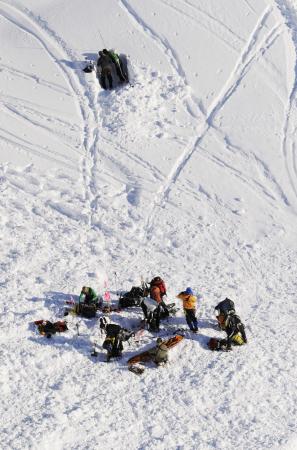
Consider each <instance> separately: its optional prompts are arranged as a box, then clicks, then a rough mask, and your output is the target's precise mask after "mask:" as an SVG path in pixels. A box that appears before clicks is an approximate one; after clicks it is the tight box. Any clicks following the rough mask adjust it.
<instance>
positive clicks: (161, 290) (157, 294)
mask: <svg viewBox="0 0 297 450" xmlns="http://www.w3.org/2000/svg"><path fill="white" fill-rule="evenodd" d="M165 295H166V286H165V283H164V281H163V280H162V278H161V277H154V278H153V279H152V281H151V282H150V297H151V298H152V299H153V300H155V301H156V302H157V303H158V305H159V308H162V309H163V311H164V313H165V316H169V311H168V308H167V306H166V304H165V302H164V300H163V297H164V296H165Z"/></svg>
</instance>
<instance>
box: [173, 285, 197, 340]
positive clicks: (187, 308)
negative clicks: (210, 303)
mask: <svg viewBox="0 0 297 450" xmlns="http://www.w3.org/2000/svg"><path fill="white" fill-rule="evenodd" d="M177 298H179V299H180V300H182V302H183V308H184V313H185V317H186V321H187V324H188V326H189V328H190V330H191V331H193V332H194V333H197V331H198V322H197V318H196V303H197V297H196V296H195V295H194V292H193V291H192V289H191V288H190V287H187V289H186V290H185V291H182V292H180V293H179V294H178V295H177Z"/></svg>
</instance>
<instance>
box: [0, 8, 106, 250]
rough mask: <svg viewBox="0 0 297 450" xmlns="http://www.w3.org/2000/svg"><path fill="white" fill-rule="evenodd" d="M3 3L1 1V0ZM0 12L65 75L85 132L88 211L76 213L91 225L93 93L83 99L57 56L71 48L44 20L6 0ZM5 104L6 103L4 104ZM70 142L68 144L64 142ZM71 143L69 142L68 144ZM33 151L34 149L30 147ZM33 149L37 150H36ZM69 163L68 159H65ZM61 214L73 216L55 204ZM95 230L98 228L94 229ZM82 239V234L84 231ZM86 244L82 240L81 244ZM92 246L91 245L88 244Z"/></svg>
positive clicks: (94, 136)
mask: <svg viewBox="0 0 297 450" xmlns="http://www.w3.org/2000/svg"><path fill="white" fill-rule="evenodd" d="M1 4H2V5H4V3H3V2H1ZM0 14H1V15H2V17H4V18H5V19H6V20H8V21H9V22H11V23H13V24H14V25H15V26H16V27H18V28H19V29H20V30H22V31H23V32H25V33H28V34H29V35H31V36H33V37H34V38H35V39H36V40H37V41H38V42H39V43H40V44H41V46H42V47H43V48H44V50H45V51H46V52H47V54H48V55H49V57H50V59H52V60H53V61H54V62H55V63H57V64H58V66H59V68H60V70H61V71H62V73H63V75H64V77H65V78H66V80H67V82H68V85H69V88H70V89H71V91H72V92H73V97H74V99H75V101H76V104H77V105H78V110H79V111H80V115H81V121H82V122H83V124H84V125H83V127H84V132H83V137H82V139H83V147H84V149H85V157H84V158H83V163H82V166H83V179H84V185H85V199H86V201H87V202H88V204H89V208H88V211H86V212H85V213H84V214H83V215H82V216H81V215H78V216H77V217H78V218H80V217H83V224H84V223H85V218H86V217H87V218H88V219H87V221H88V224H89V226H93V223H94V220H93V219H92V217H93V214H94V212H96V211H94V205H95V204H96V202H95V201H94V199H95V196H96V192H95V190H94V186H95V183H94V181H93V177H94V174H93V170H94V166H96V163H97V147H98V140H99V132H98V128H97V119H96V109H95V108H94V102H93V98H94V93H89V96H88V100H85V90H86V85H85V83H84V82H83V81H82V78H81V77H80V78H79V79H77V78H76V77H74V76H73V75H72V71H71V70H68V69H67V66H64V65H63V63H62V62H60V60H65V59H67V57H68V58H69V57H70V58H72V56H73V55H72V54H71V52H70V51H69V50H68V49H67V47H66V45H62V44H61V40H59V39H58V38H57V37H56V36H55V34H54V33H53V32H52V30H50V29H48V28H45V24H44V23H42V26H43V28H41V27H40V23H39V22H38V19H36V18H35V17H34V14H33V13H32V12H31V11H29V10H25V13H24V12H22V11H20V10H19V9H17V8H15V7H13V6H12V5H7V4H5V9H3V8H1V9H0ZM6 106H7V105H6ZM9 109H10V111H12V112H14V113H17V114H18V115H20V116H21V113H20V111H19V110H18V111H16V109H15V108H14V107H11V106H10V107H9ZM22 117H23V118H24V119H27V118H26V116H24V115H23V116H22ZM29 120H30V122H31V124H34V125H36V126H39V127H42V126H43V125H42V124H41V123H40V121H39V122H34V121H33V119H32V117H30V119H29ZM45 129H46V130H47V131H49V132H51V129H50V128H48V127H45ZM67 145H68V146H69V144H67ZM70 147H71V146H70ZM30 151H31V152H33V151H34V150H32V149H31V150H30ZM35 152H36V151H35ZM68 164H69V163H68ZM55 209H56V211H58V212H59V213H60V214H65V215H66V216H67V217H69V218H72V219H74V218H75V216H74V215H72V214H68V213H67V211H68V210H67V208H65V207H64V208H62V207H59V208H55ZM96 232H97V233H98V230H97V231H96ZM81 239H83V240H84V241H85V238H83V234H82V237H81ZM84 245H85V244H84ZM91 248H92V247H91Z"/></svg>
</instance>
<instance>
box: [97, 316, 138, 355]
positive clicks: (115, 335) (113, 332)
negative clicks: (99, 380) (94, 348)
mask: <svg viewBox="0 0 297 450" xmlns="http://www.w3.org/2000/svg"><path fill="white" fill-rule="evenodd" d="M100 327H101V328H103V329H104V328H105V333H106V338H105V340H104V342H103V346H102V347H103V348H104V350H107V362H108V361H109V360H110V358H117V357H119V358H120V357H121V356H122V352H123V349H124V347H123V342H124V341H128V340H129V339H130V337H131V336H133V335H134V333H133V332H132V331H130V330H126V329H125V328H122V327H120V325H117V324H115V323H107V324H105V327H104V324H103V322H102V323H100Z"/></svg>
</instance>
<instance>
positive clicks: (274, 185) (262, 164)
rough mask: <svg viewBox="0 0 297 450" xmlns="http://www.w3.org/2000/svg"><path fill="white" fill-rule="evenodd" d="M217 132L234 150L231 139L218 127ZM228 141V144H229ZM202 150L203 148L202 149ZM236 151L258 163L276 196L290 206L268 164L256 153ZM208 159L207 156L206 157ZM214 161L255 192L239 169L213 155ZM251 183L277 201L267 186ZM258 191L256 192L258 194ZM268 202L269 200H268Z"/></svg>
mask: <svg viewBox="0 0 297 450" xmlns="http://www.w3.org/2000/svg"><path fill="white" fill-rule="evenodd" d="M213 128H214V129H215V131H216V134H217V136H220V138H221V139H222V140H223V142H224V144H225V146H227V148H233V145H232V143H231V142H230V140H229V138H228V136H227V135H225V134H224V133H223V132H222V131H221V130H220V129H219V128H217V127H213ZM227 141H228V142H227ZM200 148H202V147H200ZM235 150H237V151H239V152H240V153H241V154H242V156H243V157H244V158H246V159H247V160H251V157H252V158H253V159H254V160H255V161H256V164H257V166H258V168H260V170H261V172H262V174H263V176H264V177H265V178H266V179H267V181H270V182H271V184H272V191H276V195H278V196H279V198H280V199H281V200H283V202H284V203H285V204H286V205H287V206H289V205H288V204H287V202H288V199H287V197H286V195H285V193H284V191H283V190H282V188H281V186H280V184H279V183H278V182H277V180H276V178H275V177H274V175H273V174H272V173H271V171H270V170H269V167H268V166H267V164H266V163H265V162H264V161H263V160H261V159H260V158H259V157H258V156H257V155H256V154H255V153H254V152H250V153H249V152H245V151H244V150H243V149H242V148H240V147H238V146H237V147H236V148H235ZM204 156H205V157H206V155H204ZM210 159H211V160H212V161H214V162H218V164H220V165H222V166H224V165H226V166H227V167H228V169H230V170H231V172H233V174H234V175H235V176H238V175H240V176H239V178H240V179H241V181H242V182H244V183H246V184H247V185H248V186H249V187H250V188H251V189H252V190H254V187H253V185H252V184H251V183H250V179H246V178H245V177H243V176H242V173H241V172H239V171H237V169H235V168H234V167H232V166H230V165H228V164H227V163H225V162H224V161H222V160H221V159H220V158H218V157H217V156H216V155H212V158H210ZM251 181H252V182H253V183H254V184H255V185H256V186H258V187H260V189H261V191H262V193H263V194H265V196H268V197H269V199H270V200H271V199H273V200H275V197H274V196H273V195H272V194H269V193H268V191H267V188H266V187H265V186H263V185H262V184H261V183H259V182H258V181H256V180H254V179H251ZM257 191H258V189H257V190H256V191H255V192H256V193H257ZM266 200H267V201H268V199H266ZM269 204H270V205H271V206H274V205H273V204H271V202H269ZM274 207H275V206H274Z"/></svg>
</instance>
